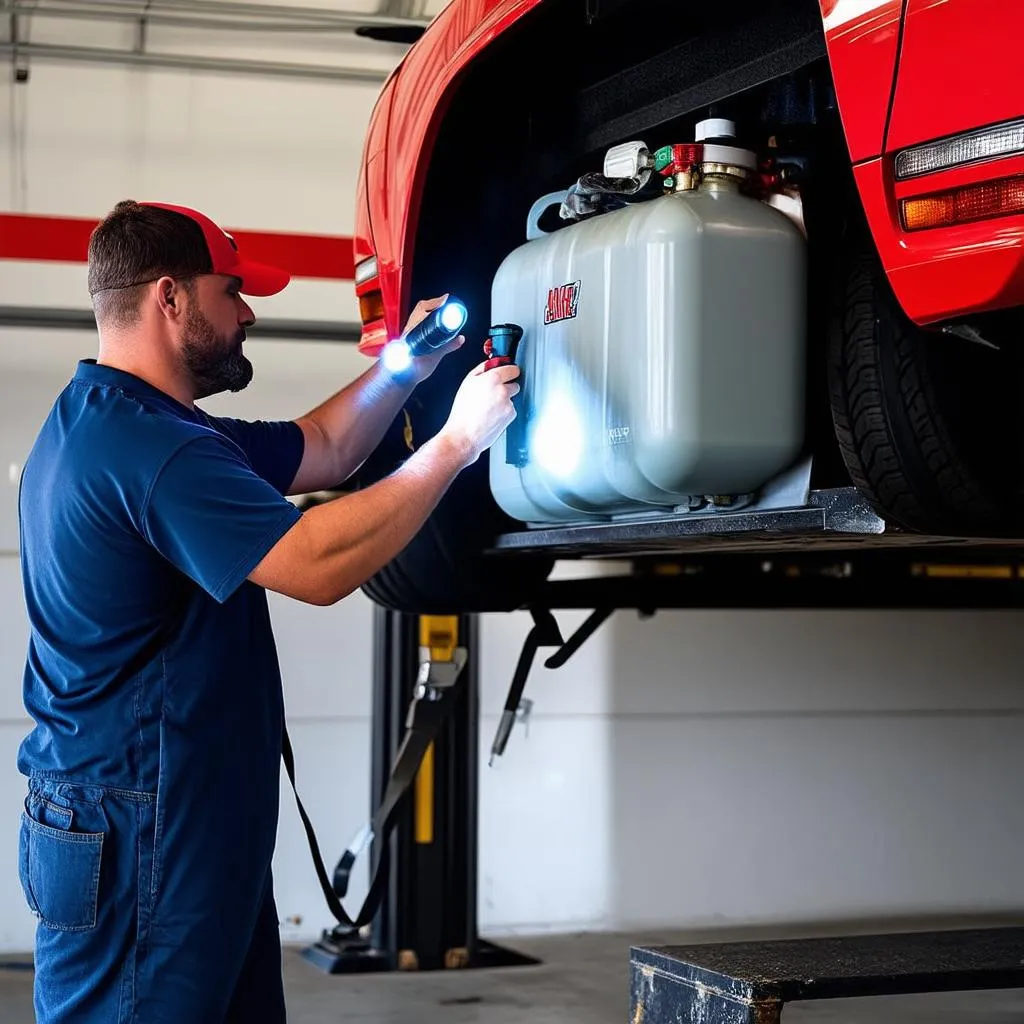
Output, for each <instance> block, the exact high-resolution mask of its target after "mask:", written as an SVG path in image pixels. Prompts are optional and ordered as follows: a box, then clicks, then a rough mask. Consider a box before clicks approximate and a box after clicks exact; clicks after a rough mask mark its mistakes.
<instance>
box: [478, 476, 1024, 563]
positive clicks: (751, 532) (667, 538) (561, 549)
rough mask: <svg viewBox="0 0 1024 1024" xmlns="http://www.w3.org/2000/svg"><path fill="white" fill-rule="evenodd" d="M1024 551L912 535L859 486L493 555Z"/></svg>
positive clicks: (542, 529)
mask: <svg viewBox="0 0 1024 1024" xmlns="http://www.w3.org/2000/svg"><path fill="white" fill-rule="evenodd" d="M935 547H941V548H966V547H969V548H998V549H1001V550H1006V549H1007V548H1013V547H1020V548H1024V538H1016V539H1005V538H996V537H953V536H933V535H930V534H929V535H925V534H916V533H910V532H907V531H905V530H900V529H897V528H895V527H893V526H892V525H891V524H890V523H887V522H886V521H885V520H884V519H882V518H881V517H880V516H879V515H878V514H877V513H876V512H875V511H874V510H873V509H872V508H871V506H870V505H869V504H868V502H867V501H866V500H865V499H864V498H863V497H862V496H861V495H860V493H859V492H858V491H857V490H856V488H853V487H837V488H829V489H823V490H814V491H810V492H809V493H808V494H807V495H806V503H805V504H801V505H797V506H792V507H788V508H786V507H780V508H767V509H765V508H761V509H748V510H743V509H739V510H737V511H734V512H729V511H718V512H708V511H697V512H679V513H676V514H673V515H663V514H659V515H653V514H648V515H642V516H640V515H638V516H633V517H629V516H623V517H620V518H615V519H609V520H607V521H605V522H593V523H587V524H582V525H581V524H572V525H567V526H538V527H535V528H528V529H525V530H517V531H514V532H510V533H504V534H501V535H500V536H498V537H497V538H496V539H495V542H494V546H493V548H492V549H491V552H490V553H491V554H494V555H506V554H516V553H520V554H521V553H532V554H547V555H552V556H555V557H560V556H561V557H576V558H579V557H593V556H600V557H613V558H614V557H637V556H642V555H659V554H665V553H668V552H674V553H685V552H700V553H707V552H743V551H746V552H761V553H770V552H782V551H807V550H815V551H824V550H865V549H875V550H877V549H887V548H889V549H891V548H898V549H904V550H906V549H908V548H914V549H917V548H935Z"/></svg>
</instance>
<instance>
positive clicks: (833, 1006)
mask: <svg viewBox="0 0 1024 1024" xmlns="http://www.w3.org/2000/svg"><path fill="white" fill-rule="evenodd" d="M692 938H693V936H692V935H690V936H672V935H657V936H643V937H641V936H637V935H636V934H631V935H629V936H621V935H587V936H580V937H557V938H546V939H534V940H525V939H524V940H516V941H515V942H512V943H509V945H511V946H513V947H514V948H515V949H517V950H520V951H522V952H524V953H529V954H531V955H533V956H536V957H538V958H540V959H541V960H542V961H543V962H542V963H541V964H540V965H539V966H536V967H523V968H504V969H499V970H493V971H465V972H448V973H423V974H389V975H375V976H362V977H347V978H346V977H331V976H329V975H325V974H322V973H321V972H320V971H318V970H316V969H315V968H313V967H312V966H311V965H310V964H308V963H306V961H304V960H302V959H301V958H300V957H299V955H298V951H297V949H295V948H289V949H288V950H286V953H285V983H286V986H287V991H288V1008H289V1024H333V1022H341V1021H345V1022H356V1024H410V1022H413V1021H415V1022H416V1024H555V1022H558V1024H629V1000H628V992H629V984H628V977H629V967H628V960H629V945H630V943H631V942H637V941H640V942H647V941H650V942H672V941H686V940H692ZM24 960H25V958H17V959H10V958H9V959H8V960H7V962H6V963H5V962H4V961H3V960H0V966H3V967H6V968H8V969H6V970H0V1020H2V1021H3V1022H4V1024H32V1022H33V1020H34V1017H33V1014H32V973H31V971H29V970H24V969H18V966H17V965H19V964H24ZM783 1021H784V1024H953V1022H956V1024H1011V1022H1012V1024H1021V1022H1024V990H1013V991H1007V992H986V993H962V994H961V993H952V994H946V995H926V996H898V997H891V996H890V997H882V998H875V999H846V1000H831V1001H829V1002H821V1003H794V1004H791V1005H790V1006H789V1007H788V1008H787V1009H786V1010H785V1011H784V1013H783ZM649 1024H655V1022H649Z"/></svg>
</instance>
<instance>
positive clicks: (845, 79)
mask: <svg viewBox="0 0 1024 1024" xmlns="http://www.w3.org/2000/svg"><path fill="white" fill-rule="evenodd" d="M819 2H820V4H821V15H822V19H823V22H824V28H825V45H826V47H827V48H828V60H829V64H830V65H831V67H832V79H833V82H834V87H835V90H836V101H837V103H838V104H839V114H840V117H842V119H843V131H844V132H845V133H846V144H847V146H848V148H849V150H850V158H851V160H852V161H853V162H854V163H859V162H860V161H861V160H869V159H871V158H872V157H876V156H878V155H879V153H881V152H882V146H883V143H884V137H885V120H886V116H887V115H888V113H889V98H890V97H891V95H892V83H893V78H894V76H895V74H896V54H897V49H898V45H899V35H900V13H901V11H902V9H903V0H819Z"/></svg>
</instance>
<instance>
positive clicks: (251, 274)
mask: <svg viewBox="0 0 1024 1024" xmlns="http://www.w3.org/2000/svg"><path fill="white" fill-rule="evenodd" d="M139 205H140V206H153V207H157V208H159V209H162V210H172V211H173V212H174V213H180V214H182V215H183V216H185V217H188V218H189V219H190V220H193V221H195V223H196V224H198V225H199V227H200V228H201V229H202V232H203V237H204V238H205V239H206V248H207V249H209V251H210V262H211V263H212V264H213V266H212V269H211V270H210V273H211V274H226V275H228V276H229V277H237V278H239V279H240V280H241V282H242V287H241V291H242V292H244V293H245V294H246V295H259V296H263V295H276V294H277V293H278V292H280V291H282V290H283V289H284V288H285V286H286V285H287V284H288V282H289V281H290V280H291V274H289V273H288V271H286V270H282V269H281V268H280V267H272V266H270V264H268V263H257V262H256V261H255V260H247V259H246V258H245V257H244V256H242V255H241V254H240V253H239V251H238V246H237V245H236V243H235V240H234V239H233V238H232V237H231V236H230V235H229V234H228V233H227V232H226V231H225V230H224V229H223V228H221V227H218V226H217V225H216V224H214V222H213V221H212V220H210V218H209V217H207V216H206V215H205V214H202V213H200V212H199V211H198V210H190V209H189V208H188V207H187V206H174V205H172V204H171V203H142V202H140V203H139Z"/></svg>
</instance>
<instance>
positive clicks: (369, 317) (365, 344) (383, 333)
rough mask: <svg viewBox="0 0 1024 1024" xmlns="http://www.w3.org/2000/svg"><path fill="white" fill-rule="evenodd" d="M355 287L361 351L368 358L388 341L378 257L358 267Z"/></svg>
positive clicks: (365, 261)
mask: <svg viewBox="0 0 1024 1024" xmlns="http://www.w3.org/2000/svg"><path fill="white" fill-rule="evenodd" d="M355 285H356V297H357V298H358V300H359V320H360V322H361V324H362V331H361V332H360V336H359V351H360V352H362V353H363V354H364V355H368V356H372V355H376V354H377V353H378V352H379V351H380V350H381V348H383V347H384V345H385V344H386V343H387V340H388V338H387V327H386V325H385V322H384V296H383V294H382V293H381V290H380V272H379V270H378V267H377V257H376V256H371V257H370V258H369V259H365V260H362V261H360V262H359V264H358V265H357V266H356V270H355Z"/></svg>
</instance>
